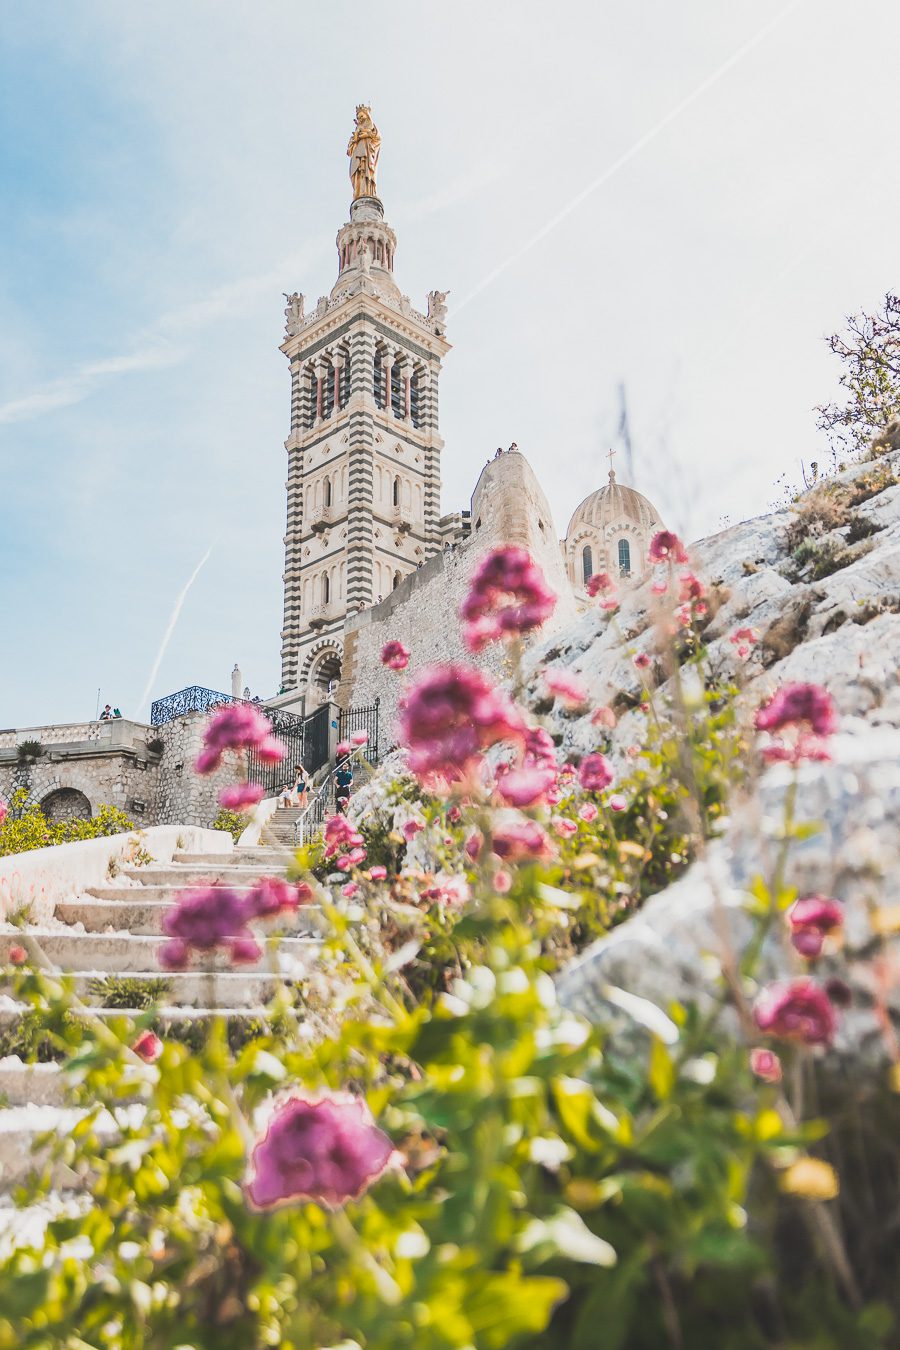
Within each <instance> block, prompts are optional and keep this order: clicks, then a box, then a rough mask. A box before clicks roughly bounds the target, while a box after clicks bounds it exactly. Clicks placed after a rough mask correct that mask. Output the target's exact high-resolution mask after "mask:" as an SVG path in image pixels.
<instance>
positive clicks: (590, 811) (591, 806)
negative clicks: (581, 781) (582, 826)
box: [578, 802, 600, 825]
mask: <svg viewBox="0 0 900 1350" xmlns="http://www.w3.org/2000/svg"><path fill="white" fill-rule="evenodd" d="M578 814H579V816H580V817H581V819H582V820H583V821H584V822H585V823H586V824H587V825H590V824H591V823H592V822H593V821H595V820H596V819H597V817H598V815H599V814H600V812H599V809H598V807H597V806H596V805H595V803H594V802H585V804H584V806H582V807H580V808H579V811H578Z"/></svg>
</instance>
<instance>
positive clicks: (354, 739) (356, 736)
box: [350, 731, 369, 750]
mask: <svg viewBox="0 0 900 1350" xmlns="http://www.w3.org/2000/svg"><path fill="white" fill-rule="evenodd" d="M368 739H369V733H368V732H367V731H354V733H353V735H352V736H351V737H350V744H351V745H352V746H353V747H354V749H356V750H358V749H359V747H360V746H361V745H365V744H366V741H367V740H368Z"/></svg>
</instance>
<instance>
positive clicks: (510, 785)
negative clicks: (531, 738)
mask: <svg viewBox="0 0 900 1350" xmlns="http://www.w3.org/2000/svg"><path fill="white" fill-rule="evenodd" d="M501 769H502V770H503V771H502V772H501ZM555 782H556V770H555V769H553V768H551V767H550V766H549V765H538V766H537V767H535V768H528V769H510V768H508V767H507V766H504V765H501V766H500V769H498V770H497V791H498V792H499V793H500V796H501V797H502V798H503V800H504V801H505V802H506V804H507V806H516V807H525V806H535V805H536V804H537V803H538V802H543V801H546V798H547V793H548V792H549V790H550V789H551V788H552V787H553V785H554V783H555Z"/></svg>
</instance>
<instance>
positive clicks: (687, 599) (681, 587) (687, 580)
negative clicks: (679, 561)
mask: <svg viewBox="0 0 900 1350" xmlns="http://www.w3.org/2000/svg"><path fill="white" fill-rule="evenodd" d="M678 591H679V595H680V597H681V601H682V603H683V604H684V603H694V602H695V601H698V600H702V599H703V597H704V596H705V595H706V588H705V587H704V585H703V582H702V581H700V580H699V579H698V578H697V577H695V576H694V574H693V572H683V573H682V575H681V576H680V577H679V578H678Z"/></svg>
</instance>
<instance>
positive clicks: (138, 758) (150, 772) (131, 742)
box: [0, 718, 159, 825]
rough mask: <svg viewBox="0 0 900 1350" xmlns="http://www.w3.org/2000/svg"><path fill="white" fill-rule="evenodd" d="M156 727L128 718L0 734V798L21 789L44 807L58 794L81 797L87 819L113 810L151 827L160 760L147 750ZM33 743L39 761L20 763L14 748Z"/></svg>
mask: <svg viewBox="0 0 900 1350" xmlns="http://www.w3.org/2000/svg"><path fill="white" fill-rule="evenodd" d="M156 735H157V728H156V727H150V726H147V725H145V724H144V723H142V722H132V721H130V720H128V719H127V718H116V719H115V720H114V721H109V722H86V723H73V724H64V725H61V726H41V727H23V728H18V729H16V730H7V731H3V732H0V797H3V798H4V799H8V798H9V797H10V796H11V795H12V793H13V792H14V791H16V789H17V788H24V789H25V790H26V791H27V792H28V794H29V798H30V799H31V800H32V801H36V802H43V801H46V800H47V798H48V797H49V796H50V795H51V793H54V792H57V791H59V790H60V789H67V790H69V791H74V792H80V793H82V794H83V795H84V796H85V797H86V798H87V801H88V803H89V805H90V809H91V814H92V815H93V814H95V813H96V811H97V808H98V807H100V806H103V805H108V806H117V807H119V808H120V809H121V810H123V811H126V812H127V813H128V815H130V816H131V817H132V819H133V820H135V822H136V823H138V824H141V825H150V824H154V823H155V819H154V814H153V813H154V801H155V798H156V794H157V787H158V778H159V756H158V755H155V754H154V753H153V752H152V751H151V750H150V749H149V747H148V743H149V742H151V741H152V740H153V739H154V738H155V737H156ZM25 741H38V742H39V743H40V745H41V747H42V751H43V753H42V754H41V756H40V758H38V759H36V760H33V761H31V762H28V763H26V762H23V761H21V760H20V759H19V756H18V746H20V745H21V744H22V743H23V742H25Z"/></svg>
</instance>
